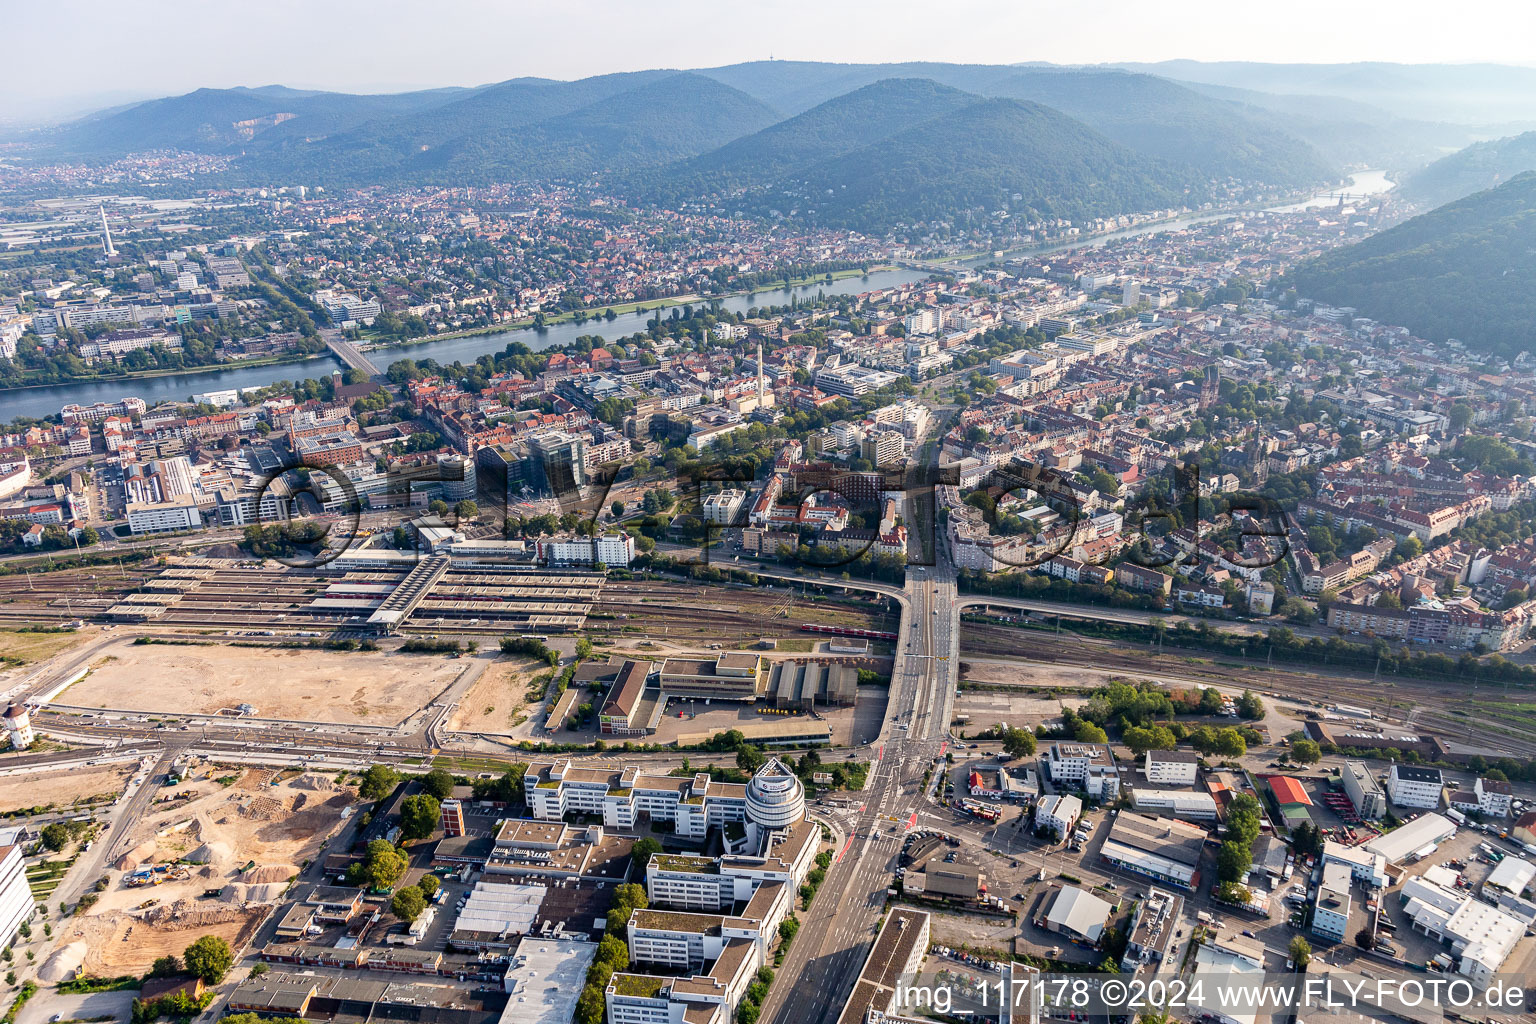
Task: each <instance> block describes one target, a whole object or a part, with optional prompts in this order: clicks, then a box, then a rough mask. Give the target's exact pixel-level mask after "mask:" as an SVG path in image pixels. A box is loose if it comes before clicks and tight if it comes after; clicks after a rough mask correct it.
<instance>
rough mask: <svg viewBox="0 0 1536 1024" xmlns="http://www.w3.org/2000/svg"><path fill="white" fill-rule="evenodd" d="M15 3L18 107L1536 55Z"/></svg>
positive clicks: (936, 1)
mask: <svg viewBox="0 0 1536 1024" xmlns="http://www.w3.org/2000/svg"><path fill="white" fill-rule="evenodd" d="M5 8H6V10H5V13H4V17H3V19H0V24H4V27H5V35H6V37H7V42H8V43H9V45H7V46H6V47H5V71H4V74H3V75H0V120H19V119H24V118H30V117H34V116H39V115H44V114H53V113H57V112H61V111H62V110H64V109H66V108H71V107H77V106H79V105H81V104H84V105H86V106H89V105H92V104H93V103H94V102H96V101H98V100H101V99H104V98H105V99H108V100H110V99H112V98H113V97H114V95H115V97H116V98H119V99H121V98H128V97H129V96H132V97H139V96H144V95H166V94H175V93H182V92H187V91H190V90H192V89H196V88H199V87H201V86H235V85H253V86H254V85H268V84H273V83H280V84H284V85H292V86H298V87H307V88H326V89H337V90H351V91H364V92H379V91H391V90H397V89H402V88H418V87H423V86H442V85H478V84H483V83H486V82H495V81H500V80H503V79H507V78H515V77H518V76H522V75H539V76H544V77H549V78H580V77H582V76H585V75H591V74H599V73H603V72H609V71H632V70H637V69H642V68H653V67H711V66H716V65H720V64H733V63H736V62H739V61H747V60H761V59H766V58H768V57H769V56H770V55H771V56H774V57H778V58H780V59H797V60H827V61H850V62H873V61H899V60H936V61H967V62H977V63H1012V62H1016V61H1030V60H1044V61H1054V62H1057V63H1092V62H1097V61H1125V60H1147V61H1153V60H1165V59H1171V58H1178V57H1192V58H1198V59H1205V60H1257V61H1316V62H1341V61H1351V60H1391V61H1404V62H1426V61H1452V62H1461V61H1497V62H1504V63H1520V64H1530V63H1536V46H1533V44H1532V40H1533V39H1536V5H1533V4H1530V3H1528V2H1523V0H1507V2H1490V0H1473V2H1471V3H1461V4H1458V5H1456V6H1455V7H1454V8H1451V9H1448V8H1447V7H1446V5H1445V4H1444V3H1443V2H1436V3H1433V4H1431V3H1428V2H1424V0H1398V2H1380V0H1331V2H1322V0H1289V2H1287V3H1283V4H1277V3H1272V2H1271V3H1266V2H1257V0H1164V2H1161V3H1159V2H1155V0H1088V2H1080V3H1063V2H1061V0H992V2H982V0H926V2H916V0H879V2H866V0H856V2H839V0H815V2H811V0H758V2H756V3H751V4H746V3H739V2H738V3H731V2H729V0H727V2H719V0H716V2H704V0H546V2H541V3H525V2H521V0H505V2H499V3H498V2H492V0H366V2H364V0H254V2H252V0H245V2H230V0H47V2H41V3H39V2H30V3H29V2H25V0H11V2H9V3H7V4H5ZM1452 11H1453V12H1454V13H1452Z"/></svg>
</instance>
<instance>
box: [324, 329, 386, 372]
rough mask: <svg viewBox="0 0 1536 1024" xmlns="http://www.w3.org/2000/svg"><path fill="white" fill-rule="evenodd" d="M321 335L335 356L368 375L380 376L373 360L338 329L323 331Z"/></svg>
mask: <svg viewBox="0 0 1536 1024" xmlns="http://www.w3.org/2000/svg"><path fill="white" fill-rule="evenodd" d="M321 337H323V338H324V339H325V347H326V348H328V349H330V350H331V351H332V352H333V353H335V355H336V358H337V359H340V360H341V361H342V362H344V363H346V364H347V365H348V366H350V367H351V368H352V369H354V370H362V371H363V372H364V373H366V374H367V375H368V376H370V377H382V376H383V374H382V373H380V372H379V368H378V367H377V366H375V365H374V363H373V360H371V359H369V358H368V357H367V356H365V355H363V354H362V353H361V352H359V351H358V350H357V346H356V345H354V344H352V343H351V342H350V341H348V340H347V339H346V338H343V337H342V336H341V332H340V331H325V332H324V333H323V334H322V335H321Z"/></svg>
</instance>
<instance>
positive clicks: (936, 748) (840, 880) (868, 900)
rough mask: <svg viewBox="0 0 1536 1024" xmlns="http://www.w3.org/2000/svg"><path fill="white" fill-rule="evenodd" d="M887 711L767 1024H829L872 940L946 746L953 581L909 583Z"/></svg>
mask: <svg viewBox="0 0 1536 1024" xmlns="http://www.w3.org/2000/svg"><path fill="white" fill-rule="evenodd" d="M904 605H905V607H904V614H903V616H902V625H901V632H900V636H899V638H898V640H897V650H896V655H895V663H894V665H893V668H892V673H891V687H890V703H889V707H888V708H887V715H886V718H885V722H884V723H883V725H882V728H881V733H880V742H879V743H878V744H877V746H876V760H875V765H874V768H873V769H872V771H871V774H870V779H869V783H868V785H867V787H866V788H865V790H864V792H863V794H862V797H863V805H862V806H861V807H860V809H859V812H858V814H857V816H856V819H855V823H854V825H853V828H852V829H851V831H850V832H849V834H848V837H847V839H846V840H844V843H843V845H842V846H841V847H840V848H839V849H838V851H837V853H836V854H835V859H834V861H833V863H832V866H831V869H830V870H829V871H828V872H827V877H826V881H825V882H823V883H822V888H821V892H820V893H819V894H818V896H817V898H816V900H815V901H814V902H813V903H812V905H811V908H810V910H809V911H808V912H806V913H805V914H804V916H803V919H802V921H801V926H800V931H799V934H798V935H796V937H795V940H794V942H793V943H792V944H791V945H790V949H789V954H788V956H786V958H785V960H784V964H783V965H782V967H781V968H780V969H779V974H778V980H776V981H775V982H774V985H773V988H772V989H771V990H770V991H769V994H768V999H767V1001H766V1003H765V1004H764V1006H763V1013H762V1019H763V1020H765V1021H768V1022H770V1024H802V1022H811V1021H816V1022H821V1021H835V1020H836V1019H837V1016H838V1014H839V1012H841V1009H842V1007H843V1005H844V1003H846V1002H847V998H848V994H849V992H850V991H851V990H852V988H853V984H854V980H855V979H856V978H857V977H858V974H859V970H860V968H861V967H862V966H863V964H864V958H865V956H866V955H867V952H868V948H869V945H870V943H871V942H872V941H873V940H874V937H875V932H876V930H877V927H878V922H879V918H880V914H881V911H882V909H883V907H884V905H885V899H886V889H887V888H888V887H889V886H890V884H891V879H892V877H893V875H894V872H895V870H896V867H897V863H896V861H897V858H898V857H899V855H900V853H901V846H902V841H903V838H904V834H905V832H906V825H907V822H908V821H909V820H910V819H911V818H912V816H913V815H915V814H916V813H917V812H918V811H919V809H920V807H921V806H922V803H923V800H922V793H921V787H922V778H923V773H924V772H925V771H926V770H927V769H928V768H929V767H931V766H932V765H933V764H934V762H935V761H936V760H939V759H941V758H942V756H943V752H944V748H945V744H946V743H947V742H948V732H949V721H950V712H951V706H952V702H953V700H954V692H955V689H954V681H955V676H956V669H957V660H956V647H955V643H956V637H957V631H958V629H959V607H958V604H957V601H956V594H955V579H954V572H953V570H952V569H951V567H950V566H949V565H948V564H947V562H946V561H945V560H944V559H943V556H942V555H941V556H940V564H939V565H937V566H934V567H931V568H921V569H912V570H910V571H909V572H908V575H907V585H906V590H905V597H904Z"/></svg>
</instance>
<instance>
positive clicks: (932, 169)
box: [759, 99, 1194, 232]
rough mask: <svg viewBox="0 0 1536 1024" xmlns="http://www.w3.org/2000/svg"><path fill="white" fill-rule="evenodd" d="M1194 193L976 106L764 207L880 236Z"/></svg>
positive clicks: (1071, 125) (1159, 174)
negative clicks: (944, 224)
mask: <svg viewBox="0 0 1536 1024" xmlns="http://www.w3.org/2000/svg"><path fill="white" fill-rule="evenodd" d="M1193 187H1194V180H1193V176H1191V175H1187V174H1186V173H1185V172H1182V171H1180V170H1176V169H1174V168H1172V167H1169V166H1167V165H1164V164H1161V163H1160V162H1158V161H1155V160H1149V159H1147V158H1145V157H1142V156H1140V155H1139V154H1136V153H1133V152H1131V151H1130V150H1129V149H1127V148H1125V147H1124V146H1121V145H1119V144H1117V143H1114V142H1111V141H1110V140H1109V139H1106V138H1104V137H1103V136H1102V135H1100V134H1098V133H1097V132H1094V131H1093V130H1092V129H1090V128H1088V127H1086V126H1084V125H1083V124H1081V123H1079V122H1077V121H1074V120H1073V119H1071V118H1069V117H1067V116H1066V115H1064V114H1061V113H1059V112H1057V111H1055V110H1051V109H1049V108H1047V107H1042V106H1040V105H1039V104H1035V103H1025V102H1020V101H1018V100H1006V99H988V100H983V99H978V100H975V101H974V102H972V103H970V104H968V105H966V106H964V107H961V108H960V109H958V110H956V111H954V112H951V113H946V114H941V115H938V116H936V117H932V118H929V119H927V120H925V121H922V122H920V123H918V124H916V125H913V126H912V127H910V128H907V129H906V130H904V131H901V132H898V133H896V134H894V135H892V136H889V137H888V138H885V139H882V140H880V141H878V142H873V143H869V144H866V145H864V146H860V147H856V148H853V149H850V150H847V151H846V152H843V153H841V154H839V155H836V156H833V157H830V158H827V159H823V160H820V161H818V162H816V163H814V164H811V165H809V166H806V167H803V168H800V169H798V170H797V171H796V172H794V173H793V174H791V175H787V176H786V177H785V179H784V181H783V182H782V183H781V185H780V186H779V187H777V188H774V189H769V190H768V191H766V192H765V193H764V194H763V195H762V197H761V199H760V200H759V205H760V206H764V207H772V208H773V209H777V210H780V211H781V212H785V213H788V212H791V211H795V212H798V214H799V215H800V216H802V217H804V218H806V219H808V220H812V221H817V222H820V223H826V224H834V225H840V226H847V227H853V228H858V229H860V230H864V231H876V232H879V231H890V230H894V229H897V228H900V227H903V226H912V225H915V224H918V223H929V224H931V223H936V222H955V223H957V226H960V225H971V226H975V227H983V226H984V225H986V223H987V222H988V221H993V220H1001V219H1006V218H1013V219H1016V220H1019V221H1024V222H1027V221H1030V220H1035V219H1039V218H1045V217H1067V218H1071V219H1081V218H1085V217H1092V216H1102V215H1105V214H1111V213H1119V212H1125V211H1128V210H1151V209H1159V208H1166V207H1171V206H1178V205H1182V204H1183V203H1185V202H1186V201H1187V200H1188V198H1189V194H1188V193H1187V192H1186V189H1188V188H1193Z"/></svg>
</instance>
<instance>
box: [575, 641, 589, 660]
mask: <svg viewBox="0 0 1536 1024" xmlns="http://www.w3.org/2000/svg"><path fill="white" fill-rule="evenodd" d="M590 657H592V641H591V640H588V639H587V638H586V637H582V638H581V639H580V640H577V641H576V660H577V661H586V660H587V659H588V658H590Z"/></svg>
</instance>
